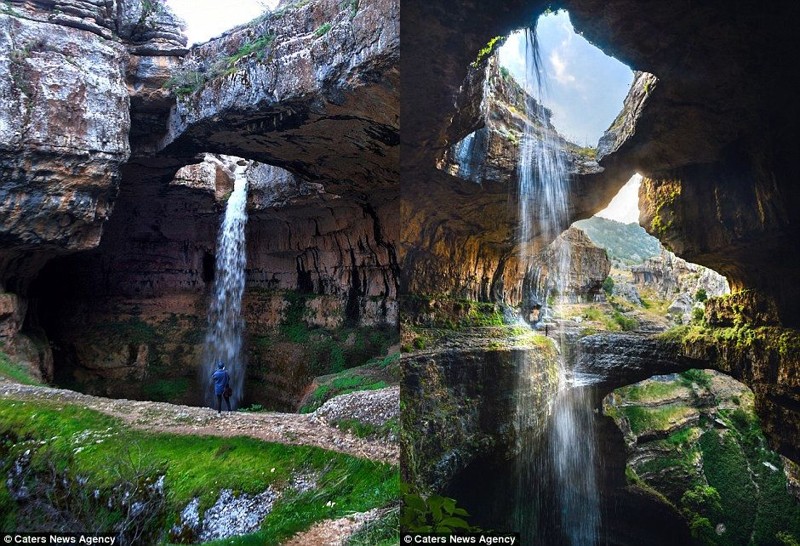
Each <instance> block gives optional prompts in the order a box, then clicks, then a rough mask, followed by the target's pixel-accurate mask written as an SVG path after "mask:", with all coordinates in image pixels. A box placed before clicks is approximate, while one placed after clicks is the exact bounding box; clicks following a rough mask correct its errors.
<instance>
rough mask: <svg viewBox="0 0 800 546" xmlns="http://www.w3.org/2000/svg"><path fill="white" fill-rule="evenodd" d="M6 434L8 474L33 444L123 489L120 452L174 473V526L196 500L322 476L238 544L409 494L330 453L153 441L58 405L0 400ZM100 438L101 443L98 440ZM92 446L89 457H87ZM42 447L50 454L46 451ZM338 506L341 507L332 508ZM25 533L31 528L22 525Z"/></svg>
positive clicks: (161, 437)
mask: <svg viewBox="0 0 800 546" xmlns="http://www.w3.org/2000/svg"><path fill="white" fill-rule="evenodd" d="M0 435H4V436H7V437H10V438H16V439H17V441H16V442H14V444H13V445H12V444H10V443H9V442H6V444H5V446H4V450H6V451H7V454H8V455H9V456H4V457H3V462H4V465H5V467H6V469H7V467H8V466H9V465H10V464H11V462H12V461H13V460H14V458H15V456H16V455H18V454H19V453H20V452H21V451H23V450H24V449H27V448H28V447H30V445H31V444H30V442H28V443H26V444H25V445H22V444H21V441H22V440H23V439H24V440H34V441H39V442H44V444H42V446H43V447H47V448H49V450H50V452H51V453H54V454H56V455H62V456H63V457H59V460H63V461H67V460H70V459H72V460H73V461H74V463H73V464H74V465H75V468H74V469H72V470H73V471H74V472H76V473H79V474H80V475H83V476H87V477H88V478H89V483H91V484H94V485H95V486H100V487H102V486H103V485H110V484H111V483H112V482H113V474H112V470H111V469H112V465H110V464H109V462H110V461H114V459H115V457H118V456H119V453H120V452H121V451H122V452H125V451H129V453H130V454H131V455H132V456H133V457H138V458H141V459H142V460H143V461H144V462H146V463H151V464H155V465H158V466H161V467H163V468H165V469H166V480H165V488H166V491H167V500H168V505H169V515H168V517H167V523H168V525H170V524H172V523H173V522H174V521H176V518H177V515H178V513H179V512H180V510H181V509H182V508H183V507H184V506H185V505H186V504H187V503H188V502H189V501H190V500H191V499H192V498H193V497H195V496H198V497H200V499H201V507H208V506H210V505H211V504H213V502H214V501H215V499H216V498H217V496H218V494H219V491H220V490H221V489H223V488H228V489H232V490H233V491H234V492H247V493H259V492H261V491H264V490H265V489H266V488H267V487H268V486H270V485H276V486H279V487H280V486H283V485H285V484H286V483H287V481H288V480H289V478H290V477H291V476H292V474H294V473H298V472H300V473H306V472H310V473H317V474H319V475H320V478H319V482H318V484H319V485H318V487H317V489H315V490H312V491H310V492H307V493H303V494H299V495H298V494H287V495H286V496H284V497H283V498H282V499H281V500H280V501H278V502H277V503H276V505H275V507H274V508H273V511H272V513H271V514H270V515H269V516H268V517H267V519H266V521H265V523H264V526H263V529H262V530H261V531H259V532H257V533H255V534H254V535H249V536H247V537H240V538H236V539H229V540H226V541H225V544H277V543H278V542H279V541H280V540H282V539H285V538H287V537H289V536H291V535H293V534H294V533H296V532H298V531H301V530H303V529H306V528H308V527H309V526H310V525H311V524H313V523H314V522H316V521H319V520H322V519H327V518H335V517H342V516H344V515H347V514H349V513H352V512H361V511H365V510H369V509H371V508H375V507H380V506H385V505H387V504H390V503H392V502H393V501H395V500H396V499H397V498H398V496H399V490H398V484H399V473H398V470H397V468H396V467H392V466H390V465H387V464H382V463H375V462H372V461H368V460H364V459H358V458H354V457H351V456H347V455H343V454H339V453H335V452H330V451H325V450H322V449H318V448H314V447H305V446H286V445H281V444H271V443H266V442H261V441H258V440H253V439H250V438H242V437H238V438H209V437H194V436H178V435H168V434H151V433H146V432H140V431H134V430H131V429H128V428H126V427H125V426H124V425H122V424H121V423H120V422H119V421H118V420H116V419H113V418H110V417H107V416H105V415H102V414H99V413H97V412H94V411H91V410H87V409H83V408H80V407H77V406H74V405H66V404H58V403H55V402H36V403H31V402H18V401H10V400H0ZM97 440H100V442H97ZM78 448H83V449H78ZM40 449H42V448H40ZM0 488H1V489H2V491H0V501H1V502H0V521H4V526H7V525H8V524H9V523H10V522H11V521H13V517H14V508H13V506H9V503H10V498H9V497H8V492H7V490H6V488H5V485H3V486H0ZM328 501H331V502H335V504H334V505H332V506H326V503H328ZM16 523H17V525H19V526H20V528H24V522H16Z"/></svg>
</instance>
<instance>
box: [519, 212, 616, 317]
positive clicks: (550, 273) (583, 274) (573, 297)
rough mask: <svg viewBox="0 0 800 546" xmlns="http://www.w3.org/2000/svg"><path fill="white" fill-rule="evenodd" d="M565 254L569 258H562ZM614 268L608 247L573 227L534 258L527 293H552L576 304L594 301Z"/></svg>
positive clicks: (538, 295)
mask: <svg viewBox="0 0 800 546" xmlns="http://www.w3.org/2000/svg"><path fill="white" fill-rule="evenodd" d="M565 256H566V257H568V260H563V259H562V258H563V257H565ZM565 267H566V268H567V269H566V270H565ZM610 269H611V262H610V261H609V259H608V254H607V253H606V251H605V249H602V248H600V247H598V246H595V244H594V243H592V241H591V239H589V237H588V236H587V235H586V234H585V233H584V232H583V231H581V230H580V229H578V228H574V227H571V228H569V229H568V230H566V231H564V232H563V233H562V234H561V235H559V236H558V237H556V239H555V241H553V242H552V243H550V244H549V245H548V246H547V248H545V249H544V250H543V251H542V252H540V253H539V254H537V255H536V256H534V257H533V259H532V260H531V269H530V272H529V277H528V278H526V282H525V284H524V286H525V287H527V289H526V290H525V293H526V294H532V295H533V294H535V295H536V297H538V298H544V297H545V295H547V294H551V295H553V296H554V297H556V298H559V299H562V300H563V301H565V302H567V301H571V302H573V303H575V302H581V301H582V302H586V301H594V299H595V297H596V296H599V295H600V293H601V290H602V285H603V281H604V280H605V279H606V277H607V276H608V272H609V270H610ZM536 303H537V304H538V305H545V304H546V302H544V301H538V302H536Z"/></svg>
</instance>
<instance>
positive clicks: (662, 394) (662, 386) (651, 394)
mask: <svg viewBox="0 0 800 546" xmlns="http://www.w3.org/2000/svg"><path fill="white" fill-rule="evenodd" d="M681 387H682V385H681V384H680V383H678V382H676V381H643V382H641V383H636V384H634V385H630V386H628V387H623V388H621V389H620V391H619V392H620V394H621V395H622V396H624V397H626V398H628V399H629V400H631V401H633V402H641V401H653V400H663V399H665V398H669V397H670V396H672V395H673V394H675V392H676V391H678V390H679V389H680V388H681Z"/></svg>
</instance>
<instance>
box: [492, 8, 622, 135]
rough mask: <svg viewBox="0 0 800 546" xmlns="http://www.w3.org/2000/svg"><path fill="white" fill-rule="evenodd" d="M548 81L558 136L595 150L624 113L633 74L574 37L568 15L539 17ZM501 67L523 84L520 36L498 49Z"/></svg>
mask: <svg viewBox="0 0 800 546" xmlns="http://www.w3.org/2000/svg"><path fill="white" fill-rule="evenodd" d="M537 31H538V38H539V43H540V47H541V57H542V61H543V64H544V70H545V74H546V77H547V80H546V81H547V89H546V91H545V98H544V105H545V106H547V107H548V108H549V109H550V110H552V112H553V118H552V122H553V125H554V126H555V127H556V129H557V130H558V132H559V133H560V134H561V135H562V136H564V137H566V138H567V139H568V140H570V141H572V142H574V143H575V144H578V145H581V146H596V145H597V141H598V140H599V139H600V137H601V136H602V135H603V132H604V131H605V130H606V129H607V128H608V127H609V126H610V125H611V122H612V121H614V119H615V118H616V117H617V114H619V112H620V111H621V110H622V101H623V100H624V99H625V95H626V94H627V93H628V88H629V87H630V85H631V82H632V81H633V71H632V70H631V69H630V68H628V67H627V66H626V65H624V64H623V63H621V62H620V61H618V60H616V59H614V58H613V57H609V56H608V55H606V54H605V53H603V52H602V51H600V50H599V49H598V48H596V47H595V46H593V45H591V44H590V43H589V42H588V41H587V40H586V39H585V38H583V37H582V36H580V35H578V34H576V33H575V29H574V28H573V27H572V23H571V22H570V20H569V14H568V13H567V12H566V11H564V10H560V11H558V12H555V13H552V14H550V15H542V16H541V17H540V18H539V23H538V28H537ZM499 56H500V64H501V65H502V66H505V67H506V68H508V70H509V72H511V74H512V75H513V76H514V77H515V79H516V80H517V81H518V82H520V83H522V82H524V81H525V38H524V33H523V32H521V31H519V32H515V33H514V34H512V35H511V36H509V38H508V39H507V40H506V43H505V44H503V46H502V47H500V50H499Z"/></svg>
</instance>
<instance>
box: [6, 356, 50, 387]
mask: <svg viewBox="0 0 800 546" xmlns="http://www.w3.org/2000/svg"><path fill="white" fill-rule="evenodd" d="M0 376H1V377H5V378H6V379H10V380H11V381H15V382H17V383H22V384H23V385H41V384H42V382H41V381H39V380H38V379H36V378H35V377H33V375H32V374H31V372H30V370H28V368H27V367H26V366H25V365H23V364H20V363H19V362H15V361H14V360H13V359H12V358H11V357H10V356H8V355H7V354H6V353H4V352H3V351H0Z"/></svg>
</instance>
